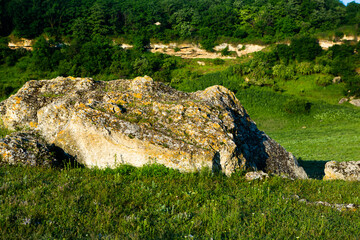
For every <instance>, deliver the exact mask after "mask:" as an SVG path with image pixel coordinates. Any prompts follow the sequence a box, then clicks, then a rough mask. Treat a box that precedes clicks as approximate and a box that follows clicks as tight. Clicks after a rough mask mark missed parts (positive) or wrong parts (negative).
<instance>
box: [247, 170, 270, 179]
mask: <svg viewBox="0 0 360 240" xmlns="http://www.w3.org/2000/svg"><path fill="white" fill-rule="evenodd" d="M268 177H269V174H267V173H264V172H263V171H257V172H248V173H246V174H245V179H246V180H248V181H253V180H256V179H258V180H264V179H265V178H268Z"/></svg>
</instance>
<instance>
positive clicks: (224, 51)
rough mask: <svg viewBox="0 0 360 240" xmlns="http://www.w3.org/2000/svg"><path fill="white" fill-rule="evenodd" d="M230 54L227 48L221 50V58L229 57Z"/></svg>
mask: <svg viewBox="0 0 360 240" xmlns="http://www.w3.org/2000/svg"><path fill="white" fill-rule="evenodd" d="M230 54H231V52H230V51H229V47H226V48H224V49H223V50H221V56H229V55H230Z"/></svg>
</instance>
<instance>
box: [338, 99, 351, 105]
mask: <svg viewBox="0 0 360 240" xmlns="http://www.w3.org/2000/svg"><path fill="white" fill-rule="evenodd" d="M347 101H349V99H347V98H342V99H340V101H339V104H343V103H344V102H347Z"/></svg>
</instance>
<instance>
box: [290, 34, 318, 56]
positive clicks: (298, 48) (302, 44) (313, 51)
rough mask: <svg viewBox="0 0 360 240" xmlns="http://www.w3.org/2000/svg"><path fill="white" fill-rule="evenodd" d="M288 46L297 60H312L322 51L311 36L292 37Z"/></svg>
mask: <svg viewBox="0 0 360 240" xmlns="http://www.w3.org/2000/svg"><path fill="white" fill-rule="evenodd" d="M290 47H291V49H292V51H293V52H294V55H295V58H296V60H298V61H312V60H314V59H315V58H316V56H318V55H320V53H321V52H322V48H321V46H320V45H319V41H318V40H317V39H316V38H311V37H301V38H294V39H292V40H291V43H290Z"/></svg>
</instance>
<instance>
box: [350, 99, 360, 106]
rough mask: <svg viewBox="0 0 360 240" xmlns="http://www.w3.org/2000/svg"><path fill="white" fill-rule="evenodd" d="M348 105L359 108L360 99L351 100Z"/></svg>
mask: <svg viewBox="0 0 360 240" xmlns="http://www.w3.org/2000/svg"><path fill="white" fill-rule="evenodd" d="M349 103H351V104H352V105H354V106H356V107H360V99H353V100H351V101H349Z"/></svg>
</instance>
